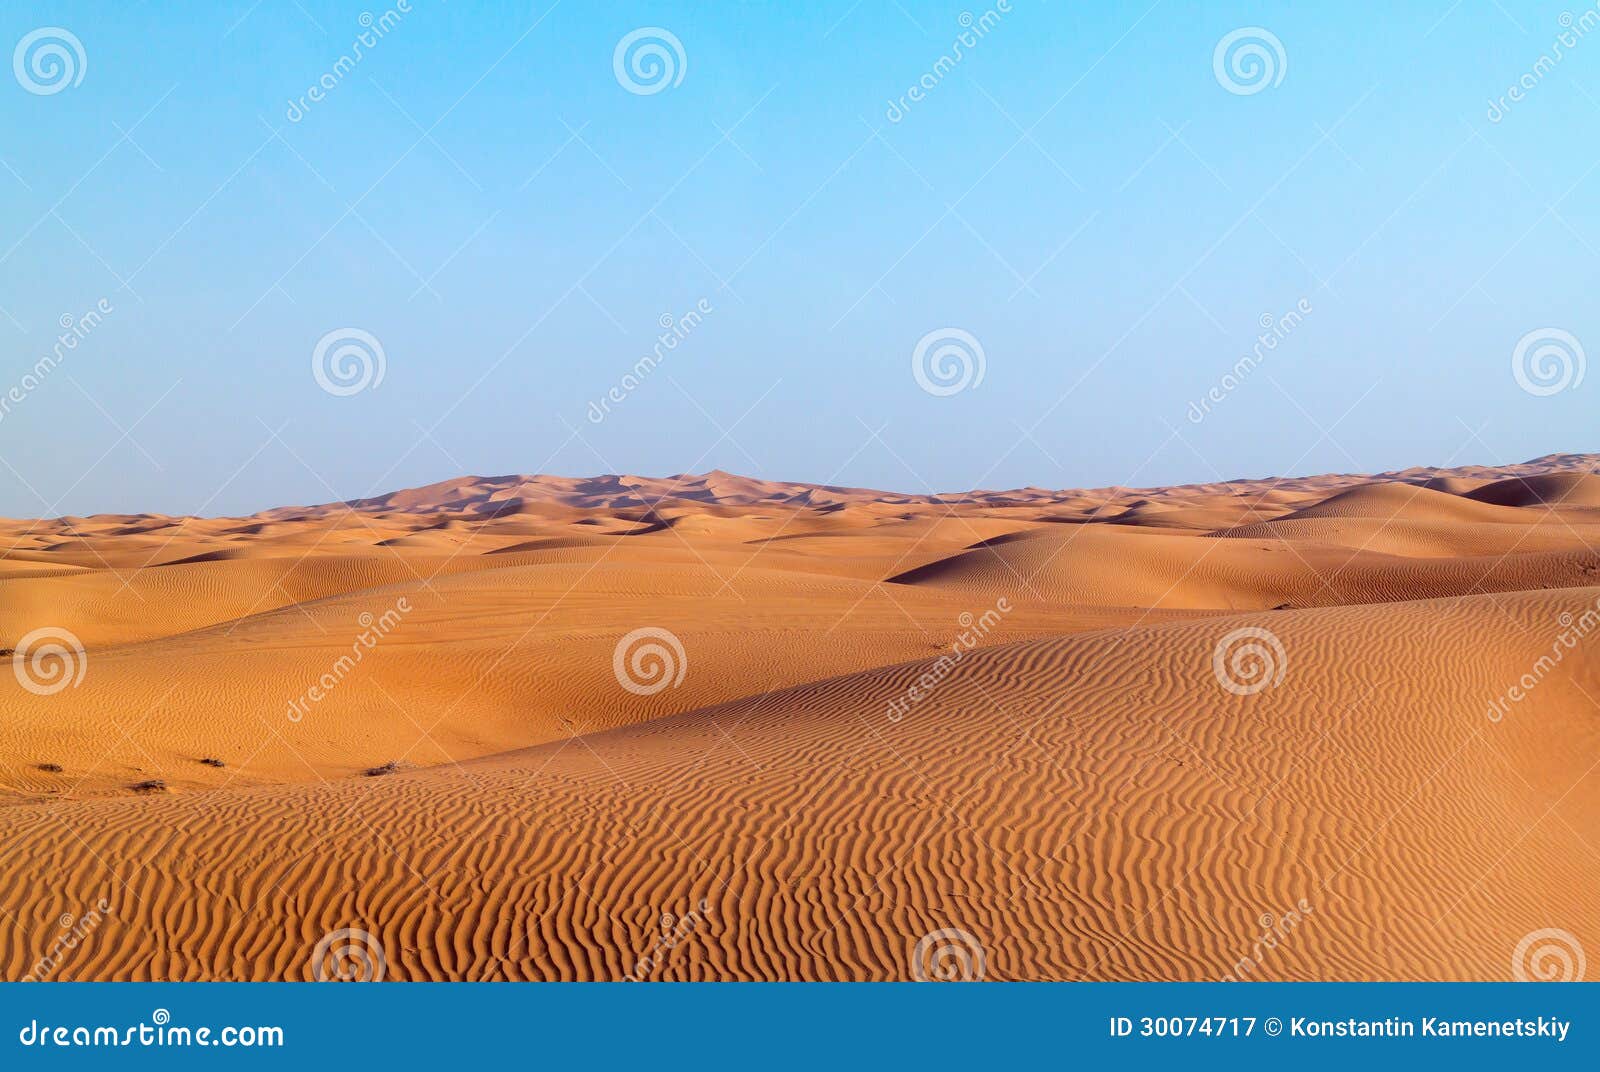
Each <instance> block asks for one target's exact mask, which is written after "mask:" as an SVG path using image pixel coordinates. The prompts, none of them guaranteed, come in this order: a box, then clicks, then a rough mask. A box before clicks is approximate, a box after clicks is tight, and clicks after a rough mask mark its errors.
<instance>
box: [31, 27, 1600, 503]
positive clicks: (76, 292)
mask: <svg viewBox="0 0 1600 1072" xmlns="http://www.w3.org/2000/svg"><path fill="white" fill-rule="evenodd" d="M392 7H393V5H392V4H388V3H384V2H382V0H373V2H372V3H368V4H360V3H340V2H326V0H299V2H293V0H288V2H282V3H280V2H277V0H266V2H262V3H258V4H254V5H252V3H251V2H250V0H229V2H225V3H219V4H215V5H208V6H207V7H206V8H205V9H204V10H194V11H183V12H179V11H175V10H172V9H171V8H170V7H169V6H167V5H160V4H154V3H148V2H145V3H131V4H111V3H84V2H79V3H70V2H51V3H36V2H32V0H24V2H15V3H9V4H7V5H6V6H5V7H4V8H3V9H0V43H3V44H4V46H5V48H6V49H7V50H11V49H14V48H15V47H16V46H17V45H18V44H19V42H21V41H23V39H24V38H25V37H27V35H29V34H30V33H32V32H33V31H35V30H36V29H40V28H48V27H58V28H61V29H64V30H67V31H69V32H70V33H71V35H72V36H73V37H74V38H76V40H77V42H78V43H79V44H80V45H81V49H82V58H81V60H80V59H79V58H78V57H76V56H73V57H69V62H72V63H76V64H79V65H80V66H81V70H79V71H77V72H76V74H78V75H81V80H78V81H76V84H67V85H65V86H63V87H62V88H60V90H59V91H58V92H53V93H39V92H30V91H29V89H28V87H27V86H26V85H25V84H24V83H25V82H26V81H27V79H28V77H29V75H28V72H27V69H26V68H25V67H24V68H23V70H22V73H21V74H19V73H18V72H17V71H16V69H15V64H14V70H13V72H12V73H11V74H10V75H4V76H0V132H3V133H0V396H4V395H5V394H6V392H8V391H18V388H17V387H16V385H19V384H23V383H24V380H25V378H26V377H27V375H28V372H29V370H30V369H33V368H34V366H35V365H36V364H37V363H38V362H39V361H40V360H41V359H42V358H44V357H45V356H46V355H47V354H49V353H50V351H51V348H52V346H53V345H54V342H55V338H56V336H57V334H58V333H59V331H60V327H59V320H60V318H61V317H62V316H63V315H72V316H79V315H81V314H82V313H84V312H85V311H86V310H89V309H91V308H93V307H94V306H95V304H96V303H97V302H99V301H100V300H101V299H105V300H106V301H107V302H108V303H109V304H110V306H111V307H112V310H113V311H112V312H111V313H110V314H108V315H107V316H106V317H105V319H104V322H103V323H102V324H100V325H99V326H98V327H96V328H95V329H94V330H93V331H92V333H90V334H89V335H88V337H87V338H85V340H84V341H83V343H82V344H81V345H80V346H79V347H78V348H77V349H76V350H73V351H71V352H70V353H69V355H68V356H67V357H66V359H65V360H64V361H62V362H61V363H60V364H59V365H57V366H56V367H55V368H54V369H53V370H51V371H50V372H49V373H48V374H47V375H45V376H43V377H41V378H40V379H39V380H38V382H36V383H32V384H31V386H28V387H27V388H26V389H25V390H20V391H18V394H20V398H18V397H17V395H12V396H10V398H11V400H10V401H8V402H6V405H5V406H4V408H3V409H0V461H3V464H0V515H4V516H13V517H32V516H53V515H58V514H87V513H96V512H145V511H154V512H163V513H204V514H238V513H248V512H251V511H255V510H260V509H265V508H269V507H273V506H280V505H291V504H308V503H314V502H326V501H330V500H335V499H350V498H359V497H364V496H368V495H372V494H377V493H381V492H384V491H389V490H394V489H397V488H402V487H407V486H413V485H418V484H425V483H430V482H433V481H436V480H441V479H446V478H449V477H453V476H459V475H463V474H467V473H476V474H482V475H495V474H503V473H514V472H536V471H542V472H551V473H561V474H566V475H589V474H598V473H609V472H626V473H641V474H645V475H656V476H659V475H666V474H672V473H678V472H683V471H689V470H692V471H697V472H698V471H705V470H709V469H713V468H720V469H726V470H730V471H733V472H738V473H744V474H748V475H751V476H757V477H765V478H771V479H784V480H800V481H811V482H826V483H838V484H849V485H857V486H868V487H879V488H885V489H892V490H898V491H906V492H927V491H930V490H936V491H946V492H948V491H961V490H967V489H970V488H974V487H988V488H1000V487H1017V486H1024V485H1039V486H1047V487H1061V488H1070V487H1093V486H1103V485H1109V484H1133V485H1141V486H1148V485H1160V484H1172V483H1191V482H1204V481H1211V480H1217V479H1222V478H1236V477H1238V478H1245V477H1265V476H1277V475H1301V474H1308V473H1318V472H1331V471H1338V472H1349V471H1381V470H1387V469H1395V468H1403V467H1407V466H1411V465H1449V464H1455V465H1460V464H1496V463H1503V462H1512V461H1521V460H1524V459H1527V458H1530V457H1533V456H1537V455H1542V454H1546V453H1551V452H1558V451H1582V450H1585V449H1588V448H1589V447H1591V446H1593V441H1592V438H1591V437H1590V435H1589V434H1588V428H1587V427H1586V425H1587V423H1588V422H1587V421H1586V418H1592V414H1593V413H1594V398H1595V392H1596V391H1600V382H1595V381H1594V380H1588V381H1583V382H1578V381H1577V379H1576V376H1575V375H1573V376H1571V377H1569V379H1571V381H1572V382H1570V383H1569V384H1567V386H1566V388H1565V389H1563V390H1559V391H1554V392H1553V393H1548V394H1540V393H1534V392H1530V391H1528V390H1525V389H1523V387H1522V386H1520V385H1519V383H1518V382H1517V379H1516V377H1515V376H1514V375H1513V371H1512V363H1513V354H1514V352H1515V350H1516V348H1517V346H1518V343H1519V340H1521V339H1523V338H1524V337H1526V336H1528V335H1529V333H1531V332H1539V331H1542V330H1545V329H1557V330H1559V331H1561V332H1565V333H1567V334H1568V335H1570V336H1571V337H1572V338H1573V339H1575V340H1577V342H1578V344H1579V345H1581V344H1583V343H1588V344H1589V345H1591V346H1600V318H1597V315H1596V312H1595V305H1594V303H1593V302H1592V301H1591V300H1589V295H1588V293H1587V292H1588V290H1589V287H1590V286H1591V285H1592V280H1593V279H1594V278H1596V270H1597V269H1600V145H1597V144H1596V143H1595V141H1594V139H1593V137H1592V131H1593V130H1594V129H1596V124H1597V121H1600V27H1597V28H1596V29H1595V31H1593V32H1592V33H1591V34H1589V35H1588V36H1579V37H1578V38H1576V43H1575V44H1574V45H1573V46H1572V47H1571V48H1570V51H1568V50H1567V49H1566V48H1565V46H1564V47H1563V54H1562V57H1561V58H1560V59H1559V61H1558V62H1555V63H1554V64H1553V65H1540V63H1539V61H1540V57H1541V56H1542V55H1548V54H1550V53H1551V50H1552V44H1553V42H1555V41H1556V40H1557V36H1558V34H1561V33H1563V32H1564V30H1563V24H1562V22H1561V21H1560V19H1561V17H1562V15H1563V12H1569V13H1573V14H1577V15H1581V14H1582V13H1583V12H1586V11H1594V8H1593V7H1592V6H1590V7H1585V6H1583V5H1567V6H1563V5H1561V4H1559V3H1544V2H1538V0H1535V2H1531V3H1524V4H1517V5H1514V6H1501V5H1496V4H1494V3H1484V4H1477V3H1464V4H1459V5H1454V4H1453V3H1452V0H1428V2H1422V0H1413V2H1405V3H1394V4H1375V3H1374V4H1349V5H1337V6H1335V5H1305V4H1281V3H1278V4H1274V3H1234V2H1216V3H1198V4H1190V3H1179V2H1177V0H1162V2H1158V3H1155V4H1153V5H1152V4H1150V3H1148V2H1135V3H1130V4H1124V3H1115V4H1102V5H1070V4H1066V3H1061V2H1055V3H1043V2H1035V0H1012V2H1011V3H1010V10H1009V11H998V10H997V11H996V16H995V18H994V20H993V21H992V22H991V23H990V27H989V29H988V30H987V32H985V33H984V34H983V35H982V37H981V40H979V41H977V43H976V44H975V45H974V46H973V47H972V48H970V50H967V52H966V54H965V55H963V56H962V57H961V58H960V59H959V61H957V62H955V63H954V64H952V65H948V67H947V69H945V70H942V71H941V73H940V74H938V75H932V76H931V77H930V79H929V80H930V82H931V83H932V88H931V89H929V90H928V91H927V92H926V94H925V95H924V98H923V99H922V100H920V101H915V102H910V103H909V107H905V108H903V109H902V113H903V114H900V115H898V116H897V117H896V118H894V119H892V118H891V117H890V116H889V115H887V114H886V112H888V111H889V110H890V104H891V101H895V100H898V99H899V98H900V97H902V95H904V94H905V93H906V92H907V89H908V88H909V87H911V86H912V85H913V84H914V83H916V82H917V81H918V80H919V79H920V78H922V76H924V75H930V73H931V72H933V71H935V68H936V65H938V63H939V59H940V57H941V55H948V54H950V53H951V51H952V42H953V41H954V40H955V39H956V37H957V35H958V34H959V33H960V32H961V31H962V21H961V20H962V14H963V12H969V13H972V14H974V15H981V14H982V13H983V12H984V11H986V10H996V5H995V4H993V3H981V2H976V0H975V2H971V3H940V2H935V3H917V2H913V0H902V2H901V3H895V2H892V0H889V2H882V3H880V2H877V0H862V2H860V3H857V2H855V0H825V2H819V3H814V4H806V5H803V6H802V5H794V4H781V3H772V2H765V3H744V4H733V3H687V2H679V3H673V2H638V3H635V2H624V3H617V4H607V5H604V6H603V7H600V6H597V5H584V4H578V3H574V2H571V0H566V2H560V3H556V4H554V5H553V6H552V4H551V3H550V2H549V0H542V2H535V3H504V4H485V3H468V2H464V0H454V2H452V3H449V4H444V3H438V2H430V0H411V4H410V11H409V12H407V13H404V14H402V15H400V16H399V17H398V19H397V21H395V22H394V24H393V25H392V26H391V28H390V29H389V30H388V31H387V32H386V33H384V34H383V36H382V38H381V40H379V41H378V42H377V43H376V44H375V45H374V46H373V47H372V48H370V49H369V50H368V51H367V52H366V54H365V55H364V56H363V57H362V58H361V60H360V62H359V63H358V64H356V65H355V66H354V67H353V68H352V69H350V70H349V71H348V72H347V73H345V74H344V75H343V76H342V77H339V78H337V79H336V80H335V82H336V84H334V86H333V88H332V89H330V90H329V91H328V92H327V93H326V95H325V98H324V99H323V100H321V101H316V102H311V103H310V105H309V107H306V108H304V109H303V113H304V114H303V115H300V116H299V117H297V118H291V116H290V115H289V114H288V113H289V112H290V111H291V108H290V104H291V102H292V101H295V100H297V99H298V98H300V97H302V96H303V95H304V94H305V93H306V91H307V89H308V87H310V86H312V85H313V84H314V83H316V82H317V81H318V79H319V78H321V77H322V76H323V75H324V74H326V73H328V72H329V71H330V70H332V69H333V67H334V65H335V63H336V61H338V60H339V57H340V56H341V55H344V54H348V53H350V52H351V45H352V42H353V41H354V40H355V39H356V36H357V35H358V34H359V33H360V32H361V30H362V24H361V22H360V19H361V16H362V14H363V12H369V13H371V14H373V15H381V14H382V13H383V12H384V11H385V10H389V9H391V8H392ZM1255 27H1259V28H1264V29H1265V30H1267V31H1270V34H1271V35H1272V37H1273V38H1275V39H1276V42H1277V43H1278V44H1279V45H1281V54H1280V55H1278V56H1275V57H1269V59H1271V60H1272V61H1273V62H1276V63H1277V64H1278V65H1279V67H1280V68H1281V69H1280V70H1279V71H1278V72H1277V73H1278V74H1281V76H1282V77H1281V80H1279V79H1276V78H1274V79H1273V81H1274V82H1275V84H1269V85H1266V86H1264V87H1263V88H1261V89H1260V90H1259V91H1258V92H1253V93H1235V92H1230V91H1229V90H1228V88H1227V87H1226V86H1225V85H1224V84H1223V80H1221V79H1219V77H1218V75H1217V73H1216V72H1215V70H1214V66H1213V58H1214V51H1215V50H1216V47H1217V45H1218V42H1219V41H1221V40H1222V39H1223V38H1224V37H1226V36H1227V35H1229V34H1230V33H1232V32H1233V31H1235V30H1239V29H1246V28H1255ZM641 28H662V29H665V30H666V31H669V32H670V34H671V35H672V36H673V37H674V38H675V39H676V41H677V42H678V43H680V44H681V48H682V60H681V62H680V61H678V59H677V57H673V58H672V59H673V62H675V63H680V67H679V70H678V71H677V74H679V75H681V80H680V79H675V81H676V84H673V85H668V86H667V87H665V88H663V89H661V90H660V91H659V92H654V93H644V94H641V93H634V92H629V91H628V89H627V87H625V86H624V85H623V84H622V80H621V79H619V77H618V75H617V73H616V72H615V70H614V66H613V54H614V50H615V48H616V46H617V44H618V42H619V41H620V40H621V39H622V38H624V37H625V36H626V35H628V34H630V33H631V32H633V31H635V30H637V29H641ZM1581 29H1582V27H1581V25H1580V26H1578V27H1577V28H1576V29H1575V30H1573V31H1567V32H1570V33H1576V32H1578V31H1579V30H1581ZM1254 36H1255V38H1256V39H1257V40H1260V37H1259V35H1254ZM1269 51H1270V50H1269ZM14 59H15V57H14ZM1536 65H1539V66H1538V68H1537V70H1536ZM1524 76H1528V78H1529V81H1530V86H1531V88H1529V89H1528V90H1527V92H1526V93H1525V94H1524V95H1523V99H1521V100H1519V101H1515V102H1510V103H1509V106H1507V107H1505V108H1503V109H1501V112H1502V114H1501V115H1499V116H1498V117H1497V118H1496V117H1491V115H1490V114H1488V113H1489V110H1490V103H1491V101H1494V100H1497V99H1498V98H1500V97H1502V96H1503V95H1505V94H1506V93H1507V90H1508V88H1509V87H1511V86H1512V85H1513V84H1514V83H1516V82H1518V80H1519V79H1522V78H1523V77H1524ZM1252 88H1253V87H1252ZM702 301H703V302H705V303H706V306H707V307H709V308H710V310H711V311H710V312H709V313H706V314H705V315H704V318H703V321H702V322H701V323H700V324H699V325H698V326H696V327H695V328H694V329H693V331H692V332H690V333H689V334H688V336H687V337H686V338H685V339H684V341H683V342H682V343H681V345H679V346H678V347H677V348H676V349H674V350H672V351H671V352H670V353H669V354H668V355H667V356H666V357H665V358H664V359H663V360H662V361H661V363H660V364H659V365H658V366H657V367H656V368H655V370H654V371H652V372H651V373H650V374H649V375H648V376H647V377H645V378H644V380H643V382H642V383H640V384H639V385H638V386H637V388H636V389H633V390H631V391H629V392H627V393H626V394H625V396H624V397H623V400H622V401H620V402H617V403H614V404H613V405H612V406H611V407H610V412H609V414H608V415H606V416H605V417H604V419H603V420H600V421H598V422H596V421H594V420H592V419H591V417H590V414H591V409H590V407H591V403H595V402H597V401H598V400H600V399H601V398H603V397H604V396H605V395H606V393H607V392H608V391H609V390H610V389H611V388H612V387H614V386H616V385H618V384H619V383H621V382H622V380H623V378H624V376H625V375H626V374H627V373H628V372H629V370H630V369H632V368H633V367H634V365H635V363H636V362H638V361H639V360H640V359H641V358H642V357H644V356H645V355H646V354H647V353H649V352H650V350H651V348H652V346H654V345H655V340H656V336H657V334H658V333H659V331H660V328H659V321H660V319H661V317H662V316H663V315H681V314H683V313H684V312H686V311H688V310H690V309H693V308H695V307H696V305H697V303H700V302H702ZM1302 301H1304V302H1305V303H1306V304H1307V306H1308V307H1309V308H1310V310H1311V311H1310V312H1309V313H1307V314H1305V315H1304V317H1303V320H1302V321H1301V322H1300V323H1299V324H1298V325H1296V326H1295V327H1294V329H1293V331H1292V332H1291V333H1289V334H1288V335H1287V336H1286V337H1285V338H1284V340H1283V342H1282V343H1281V344H1280V345H1279V346H1278V347H1277V348H1276V349H1275V350H1273V351H1271V352H1270V353H1268V354H1267V355H1266V356H1265V358H1264V359H1263V360H1262V361H1261V362H1260V363H1259V365H1257V367H1255V368H1254V369H1253V370H1252V371H1250V372H1249V373H1248V375H1246V376H1244V377H1243V378H1242V380H1241V381H1240V382H1239V383H1238V384H1237V385H1236V386H1234V387H1233V388H1231V389H1228V390H1226V391H1225V392H1224V393H1223V395H1222V400H1221V401H1219V402H1216V403H1214V404H1213V405H1212V406H1211V411H1210V413H1209V414H1208V415H1206V416H1205V417H1204V419H1202V420H1200V421H1198V422H1196V421H1194V420H1192V419H1191V410H1190V406H1191V403H1195V402H1197V401H1198V400H1200V399H1202V398H1203V397H1204V396H1205V395H1206V393H1207V392H1208V391H1210V390H1212V389H1213V388H1215V387H1218V385H1220V384H1222V383H1223V381H1224V377H1225V376H1227V375H1228V373H1229V371H1230V370H1231V369H1232V368H1233V367H1234V366H1235V363H1236V362H1238V361H1239V359H1240V358H1241V357H1242V356H1243V355H1245V354H1246V353H1248V352H1249V351H1250V349H1251V347H1252V346H1254V345H1255V342H1256V337H1257V334H1258V333H1259V332H1260V330H1261V326H1260V322H1261V318H1262V317H1263V316H1264V315H1270V316H1274V317H1277V316H1281V315H1282V314H1284V313H1286V312H1288V311H1290V310H1292V309H1295V308H1296V306H1297V303H1300V302H1302ZM348 327H354V328H359V329H361V330H362V331H365V332H368V333H370V334H371V335H372V336H373V337H375V338H376V339H378V340H379V342H380V343H381V346H382V348H383V352H384V373H383V378H382V381H381V382H380V383H377V384H375V385H373V386H370V387H369V388H368V389H366V390H362V391H359V392H357V393H354V394H351V395H349V396H340V395H335V394H331V393H329V392H327V391H325V390H323V389H322V387H320V386H319V384H318V383H317V381H316V379H315V378H314V377H313V375H312V369H311V364H312V355H313V352H314V350H315V348H316V346H317V343H318V341H319V339H321V338H322V337H324V336H325V335H326V334H327V333H329V332H330V331H334V330H335V329H341V328H348ZM945 328H958V329H961V330H962V331H965V332H968V333H970V335H971V336H972V337H974V338H975V339H977V340H978V342H979V343H980V344H981V347H982V351H983V359H984V362H983V363H984V368H983V378H982V380H981V382H980V383H976V384H972V385H970V386H969V387H968V388H967V389H965V390H960V391H958V392H956V393H953V394H949V395H939V394H934V393H930V392H928V391H926V390H924V389H922V387H920V386H919V384H918V382H917V379H916V378H915V377H914V376H913V374H912V359H913V352H914V349H915V348H916V346H917V344H918V341H919V340H920V339H922V338H923V337H925V336H926V335H928V334H929V333H930V332H935V331H937V330H940V329H945ZM1596 379H1600V377H1596Z"/></svg>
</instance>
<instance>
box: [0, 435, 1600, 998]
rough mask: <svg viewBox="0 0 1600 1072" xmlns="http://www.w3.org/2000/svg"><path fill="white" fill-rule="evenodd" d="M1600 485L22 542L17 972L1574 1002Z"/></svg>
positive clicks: (474, 511) (381, 506)
mask: <svg viewBox="0 0 1600 1072" xmlns="http://www.w3.org/2000/svg"><path fill="white" fill-rule="evenodd" d="M1597 467H1600V458H1597V457H1593V456H1585V455H1561V456H1552V457H1549V458H1544V459H1539V460H1536V461H1534V462H1529V463H1525V464H1522V465H1518V466H1510V467H1499V468H1495V467H1476V466H1475V467H1470V468H1463V469H1453V470H1436V469H1428V468H1419V469H1411V470H1405V471H1402V472H1395V473H1385V474H1378V475H1336V476H1326V477H1310V478H1295V479H1288V480H1241V481H1236V482H1232V483H1226V484H1223V483H1215V484H1205V485H1191V486H1184V487H1174V488H1156V489H1129V488H1107V489H1090V490H1073V491H1048V490H1044V489H1039V488H1026V489H1020V490H1010V491H976V492H971V493H968V494H965V495H946V496H928V495H902V494H894V493H887V492H879V491H873V490H869V489H859V488H840V487H827V486H818V485H809V484H790V483H781V482H775V481H762V480H754V479H749V478H744V477H739V476H735V475H732V474H728V473H722V472H712V473H708V474H703V475H692V476H680V477H666V478H642V477H630V476H603V477H595V478H585V479H573V478H562V477H551V476H508V477H496V478H479V477H464V478H460V479H456V480H450V481H446V482H444V483H440V484H435V485H430V486H428V487H423V488H415V489H410V490H405V491H400V492H395V493H393V494H390V495H385V496H382V497H379V498H372V499H365V500H359V501H355V502H351V503H339V504H330V505H322V506H312V507H296V508H281V509H275V510H269V511H265V512H263V513H261V514H257V515H254V516H251V517H244V518H205V519H201V518H179V517H164V516H155V515H115V516H112V515H101V516H95V517H67V518H54V519H45V520H22V521H0V541H3V542H0V548H3V549H5V553H4V555H3V556H0V648H6V649H11V648H16V649H21V650H20V651H19V653H18V656H17V657H13V658H10V659H8V660H7V662H9V663H11V664H12V665H11V670H12V671H13V672H11V673H4V674H0V714H3V718H0V777H3V784H0V839H3V843H4V844H5V845H6V846H7V847H8V849H7V860H8V866H7V867H6V868H5V870H4V873H3V876H0V928H3V929H4V933H5V941H4V943H3V944H0V977H3V978H5V979H8V980H15V979H22V978H49V979H57V980H83V979H100V980H105V979H138V980H150V979H155V980H276V979H310V978H317V977H323V976H326V975H328V974H329V973H330V972H331V973H333V974H338V973H340V972H347V973H349V974H351V975H352V976H355V977H372V976H381V978H383V979H386V980H496V979H510V980H524V979H532V980H590V979H624V978H639V979H658V980H660V979H669V980H686V979H695V980H720V979H735V980H743V979H768V980H771V979H823V980H893V979H913V978H927V977H943V976H948V975H955V976H972V977H978V976H981V977H982V978H985V979H991V980H1009V979H1024V980H1026V979H1065V980H1077V979H1113V980H1120V979H1178V980H1201V979H1221V978H1251V979H1353V980H1359V979H1447V980H1451V979H1491V980H1492V979H1509V978H1517V977H1521V976H1526V975H1530V974H1531V975H1535V976H1537V975H1539V974H1557V975H1560V974H1562V973H1563V972H1565V973H1566V974H1572V973H1574V972H1576V970H1577V969H1578V967H1579V966H1580V962H1581V960H1582V956H1581V950H1583V949H1585V948H1586V949H1587V950H1588V951H1589V953H1590V954H1592V955H1594V956H1600V899H1597V898H1596V897H1595V896H1594V891H1595V890H1596V889H1600V775H1597V774H1596V773H1595V768H1596V766H1600V704H1597V702H1596V701H1597V700H1600V660H1597V659H1596V657H1595V656H1596V653H1597V652H1600V477H1597V476H1595V475H1592V473H1593V471H1594V470H1595V469H1596V468H1597ZM630 637H631V638H632V643H631V644H628V645H626V646H623V647H621V648H619V644H620V643H621V642H623V641H624V640H625V639H626V638H630ZM51 644H55V645H57V646H56V647H55V648H54V649H53V651H52V649H51V648H50V645H51ZM29 654H34V655H37V656H38V658H37V660H34V661H29V660H28V659H27V658H26V656H27V655H29ZM19 657H20V658H21V661H20V662H18V661H17V658H19ZM1529 936H1535V937H1533V938H1532V939H1531V940H1527V941H1525V939H1529ZM1563 955H1564V956H1565V959H1563ZM329 965H332V967H331V968H330V967H329ZM1563 965H1565V968H1563ZM1589 974H1590V977H1591V978H1592V977H1593V976H1594V971H1593V970H1591V971H1590V972H1589Z"/></svg>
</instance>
